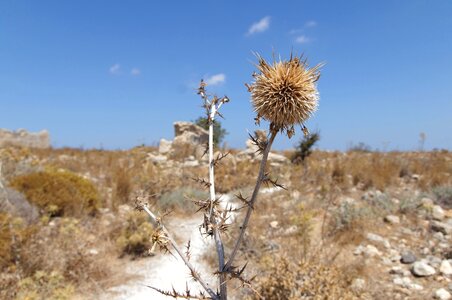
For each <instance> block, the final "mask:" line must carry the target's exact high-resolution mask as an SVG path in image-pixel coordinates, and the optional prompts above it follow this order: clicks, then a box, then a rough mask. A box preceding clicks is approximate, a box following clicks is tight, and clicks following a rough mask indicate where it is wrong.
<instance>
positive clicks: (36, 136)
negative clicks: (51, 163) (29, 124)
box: [0, 129, 50, 148]
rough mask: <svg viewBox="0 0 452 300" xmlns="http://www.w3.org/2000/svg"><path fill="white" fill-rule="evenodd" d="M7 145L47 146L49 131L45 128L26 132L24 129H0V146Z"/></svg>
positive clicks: (48, 144)
mask: <svg viewBox="0 0 452 300" xmlns="http://www.w3.org/2000/svg"><path fill="white" fill-rule="evenodd" d="M7 146H18V147H30V148H49V147H50V136H49V132H48V131H47V130H42V131H40V132H28V131H27V130H25V129H19V130H17V131H10V130H7V129H0V148H1V147H7Z"/></svg>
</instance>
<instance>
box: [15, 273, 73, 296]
mask: <svg viewBox="0 0 452 300" xmlns="http://www.w3.org/2000/svg"><path fill="white" fill-rule="evenodd" d="M18 287H19V292H18V293H17V295H16V297H15V299H17V300H41V299H48V300H66V299H68V300H69V299H72V298H73V295H74V293H75V287H74V286H73V285H72V284H70V283H68V282H66V280H65V278H64V276H62V275H61V274H59V273H58V272H50V273H46V272H43V271H37V272H36V273H34V274H33V275H32V276H30V277H26V278H24V279H22V280H20V281H19V283H18Z"/></svg>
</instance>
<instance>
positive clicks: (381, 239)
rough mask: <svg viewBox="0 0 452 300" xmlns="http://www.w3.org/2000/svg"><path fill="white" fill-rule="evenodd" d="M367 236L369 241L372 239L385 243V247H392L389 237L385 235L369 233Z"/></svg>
mask: <svg viewBox="0 0 452 300" xmlns="http://www.w3.org/2000/svg"><path fill="white" fill-rule="evenodd" d="M366 238H367V239H368V240H369V241H372V242H375V243H378V244H381V245H383V246H384V247H385V248H390V247H391V244H389V241H388V240H387V239H385V238H384V237H381V236H379V235H378V234H374V233H368V234H367V235H366Z"/></svg>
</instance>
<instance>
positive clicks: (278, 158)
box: [236, 130, 289, 165]
mask: <svg viewBox="0 0 452 300" xmlns="http://www.w3.org/2000/svg"><path fill="white" fill-rule="evenodd" d="M254 137H255V138H256V139H258V140H261V141H265V140H266V139H267V133H266V132H265V131H264V130H256V131H255V132H254ZM245 144H246V149H245V150H243V151H241V152H239V153H237V154H236V158H237V159H238V160H251V161H253V160H256V159H259V160H260V159H261V157H262V155H261V154H260V153H259V147H258V146H256V145H255V144H254V142H253V141H252V140H251V139H248V140H247V141H246V143H245ZM268 160H269V162H271V163H273V164H276V165H278V164H283V163H287V162H289V159H288V158H287V157H285V156H284V155H281V154H277V153H273V152H270V153H269V154H268Z"/></svg>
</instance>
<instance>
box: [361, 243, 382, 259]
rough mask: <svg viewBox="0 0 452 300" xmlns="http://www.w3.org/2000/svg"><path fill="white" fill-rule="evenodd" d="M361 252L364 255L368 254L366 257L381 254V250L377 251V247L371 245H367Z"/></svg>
mask: <svg viewBox="0 0 452 300" xmlns="http://www.w3.org/2000/svg"><path fill="white" fill-rule="evenodd" d="M363 253H364V255H365V256H368V257H374V256H381V252H380V251H378V249H377V248H376V247H375V246H372V245H367V246H366V248H365V249H364V251H363Z"/></svg>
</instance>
